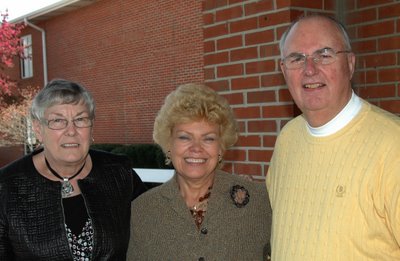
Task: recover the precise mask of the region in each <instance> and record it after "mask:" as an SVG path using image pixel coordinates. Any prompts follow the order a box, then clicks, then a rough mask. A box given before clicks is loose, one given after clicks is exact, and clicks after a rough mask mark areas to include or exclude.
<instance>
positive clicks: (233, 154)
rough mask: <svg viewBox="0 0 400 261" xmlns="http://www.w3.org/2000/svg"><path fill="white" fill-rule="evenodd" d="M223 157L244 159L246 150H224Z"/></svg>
mask: <svg viewBox="0 0 400 261" xmlns="http://www.w3.org/2000/svg"><path fill="white" fill-rule="evenodd" d="M224 158H225V159H226V160H235V161H236V160H240V161H244V160H246V152H245V151H244V150H238V149H229V150H227V151H226V152H225V155H224Z"/></svg>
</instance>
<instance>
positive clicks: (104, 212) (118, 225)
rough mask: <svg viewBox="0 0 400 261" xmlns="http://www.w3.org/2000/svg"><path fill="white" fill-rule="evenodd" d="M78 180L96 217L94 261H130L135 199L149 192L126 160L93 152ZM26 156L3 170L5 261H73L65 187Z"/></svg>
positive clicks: (0, 214)
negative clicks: (89, 167)
mask: <svg viewBox="0 0 400 261" xmlns="http://www.w3.org/2000/svg"><path fill="white" fill-rule="evenodd" d="M89 154H90V156H91V159H92V162H93V167H92V170H91V171H90V173H89V175H88V176H87V177H86V178H84V179H82V180H79V181H78V185H79V187H80V189H81V193H82V196H83V198H84V200H85V204H86V208H87V211H88V214H89V216H90V218H91V219H92V224H93V230H94V237H93V238H94V246H93V247H94V249H93V254H92V260H118V261H120V260H125V256H126V250H127V246H128V241H129V223H130V209H131V201H132V200H133V199H135V198H136V197H137V196H138V195H140V194H141V193H143V192H144V191H145V186H144V184H143V183H142V181H141V180H140V178H139V177H138V175H137V174H136V173H135V172H134V171H133V170H132V168H131V166H130V164H129V161H128V159H127V158H126V157H125V156H120V155H115V154H111V153H107V152H102V151H96V150H90V151H89ZM32 156H33V154H30V155H27V156H25V157H23V158H21V159H19V160H17V161H15V162H13V163H11V164H9V165H8V166H5V167H4V168H2V169H0V260H2V261H6V260H46V261H49V260H57V261H60V260H72V255H71V250H70V248H69V245H68V241H67V236H66V230H65V226H64V214H63V207H62V199H61V193H60V191H61V183H60V182H58V181H51V180H48V179H46V178H45V177H43V176H42V175H40V174H39V173H38V172H37V170H36V169H35V167H34V165H33V161H32Z"/></svg>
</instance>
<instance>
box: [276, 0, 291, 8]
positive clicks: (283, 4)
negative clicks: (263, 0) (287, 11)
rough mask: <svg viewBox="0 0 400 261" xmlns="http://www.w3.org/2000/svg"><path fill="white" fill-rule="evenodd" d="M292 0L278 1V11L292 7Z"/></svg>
mask: <svg viewBox="0 0 400 261" xmlns="http://www.w3.org/2000/svg"><path fill="white" fill-rule="evenodd" d="M291 2H292V1H291V0H276V9H277V10H279V9H281V8H285V7H291Z"/></svg>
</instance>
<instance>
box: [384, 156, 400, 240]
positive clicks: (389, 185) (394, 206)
mask: <svg viewBox="0 0 400 261" xmlns="http://www.w3.org/2000/svg"><path fill="white" fill-rule="evenodd" d="M386 174H387V176H388V178H387V180H386V182H385V188H384V189H383V190H384V191H382V192H383V193H384V195H385V209H386V212H387V213H386V216H387V220H388V226H389V229H390V231H391V233H392V234H393V237H394V239H395V241H396V242H397V245H398V246H400V153H399V154H398V156H397V161H396V164H394V167H393V168H392V169H391V170H390V171H389V172H388V173H385V175H386Z"/></svg>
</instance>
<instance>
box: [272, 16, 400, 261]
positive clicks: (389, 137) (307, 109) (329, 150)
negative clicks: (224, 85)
mask: <svg viewBox="0 0 400 261" xmlns="http://www.w3.org/2000/svg"><path fill="white" fill-rule="evenodd" d="M280 49H281V55H282V61H281V69H282V72H283V74H284V77H285V79H286V82H287V84H288V87H289V91H290V93H291V95H292V97H293V99H294V101H295V103H296V104H297V106H298V107H299V108H300V110H301V111H302V115H300V116H298V117H296V118H295V119H293V120H292V121H290V122H289V123H288V124H286V126H285V127H284V128H283V130H282V132H281V133H280V135H279V137H278V139H277V142H276V146H275V151H274V155H273V157H272V160H271V165H270V168H269V172H268V175H267V188H268V191H269V196H270V200H271V206H272V210H273V225H272V239H271V244H272V260H274V261H282V260H284V261H293V260H302V261H304V260H308V261H309V260H318V261H328V260H341V261H343V260H345V261H348V260H400V118H399V117H397V116H395V115H393V114H390V113H388V112H386V111H384V110H382V109H379V108H378V107H376V106H374V105H372V104H370V103H368V102H366V101H365V100H363V99H361V98H360V97H358V96H357V95H356V94H355V93H354V92H353V90H352V88H351V78H352V76H353V72H354V66H355V55H354V54H353V53H352V51H351V46H350V41H349V38H348V35H347V33H346V30H345V29H344V27H343V26H342V25H341V24H340V23H338V22H337V21H335V20H334V19H332V18H329V17H326V16H321V15H313V16H308V17H307V16H306V17H302V18H300V19H299V20H298V21H296V22H295V23H293V24H292V25H291V26H290V27H289V28H288V31H287V32H286V33H285V34H284V35H283V36H282V39H281V42H280Z"/></svg>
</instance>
